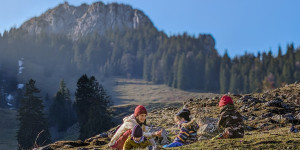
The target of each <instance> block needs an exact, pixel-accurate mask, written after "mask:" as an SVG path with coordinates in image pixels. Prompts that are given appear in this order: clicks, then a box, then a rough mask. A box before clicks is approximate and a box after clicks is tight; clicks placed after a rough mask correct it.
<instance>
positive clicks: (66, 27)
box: [20, 2, 153, 40]
mask: <svg viewBox="0 0 300 150" xmlns="http://www.w3.org/2000/svg"><path fill="white" fill-rule="evenodd" d="M145 25H151V26H153V24H152V22H151V21H150V19H149V18H148V17H147V16H146V15H145V14H144V13H143V12H142V11H140V10H137V9H133V8H132V7H131V6H129V5H123V4H116V3H112V4H107V5H106V4H104V3H102V2H96V3H93V4H91V5H87V4H82V5H80V6H78V7H75V6H72V5H69V4H68V3H67V2H65V3H64V4H60V5H58V6H57V7H55V8H53V9H49V10H48V11H47V12H45V13H43V14H42V15H41V16H39V17H34V18H32V19H30V20H28V21H26V22H25V23H23V25H22V26H21V27H20V28H21V29H23V30H25V31H28V33H29V34H40V33H47V34H48V33H50V34H64V35H67V36H69V37H70V38H72V39H74V40H76V39H78V38H79V37H83V36H85V35H88V34H91V33H94V32H96V33H98V34H103V33H104V32H105V31H107V30H109V29H115V28H118V29H124V28H130V29H135V28H137V27H138V26H145Z"/></svg>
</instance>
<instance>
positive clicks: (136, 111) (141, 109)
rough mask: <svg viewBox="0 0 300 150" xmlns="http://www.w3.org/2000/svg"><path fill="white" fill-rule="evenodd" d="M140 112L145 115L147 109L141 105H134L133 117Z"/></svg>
mask: <svg viewBox="0 0 300 150" xmlns="http://www.w3.org/2000/svg"><path fill="white" fill-rule="evenodd" d="M140 114H146V115H147V110H146V108H145V107H144V106H143V105H138V106H136V107H135V110H134V117H137V116H138V115H140Z"/></svg>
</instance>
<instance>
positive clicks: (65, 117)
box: [49, 80, 76, 132]
mask: <svg viewBox="0 0 300 150" xmlns="http://www.w3.org/2000/svg"><path fill="white" fill-rule="evenodd" d="M49 119H50V123H51V125H52V126H55V127H56V128H57V130H58V131H59V132H60V131H65V130H67V129H68V127H70V126H71V125H73V124H74V123H75V122H76V119H75V112H74V110H73V107H72V101H71V99H70V93H69V89H68V88H67V87H66V84H65V82H64V80H62V81H60V87H59V90H58V92H57V93H56V95H55V98H54V101H53V104H52V105H51V107H50V112H49Z"/></svg>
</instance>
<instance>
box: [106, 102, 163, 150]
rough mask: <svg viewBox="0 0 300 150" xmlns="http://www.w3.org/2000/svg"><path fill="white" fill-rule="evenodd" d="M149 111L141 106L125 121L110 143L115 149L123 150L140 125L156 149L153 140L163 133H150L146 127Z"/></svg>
mask: <svg viewBox="0 0 300 150" xmlns="http://www.w3.org/2000/svg"><path fill="white" fill-rule="evenodd" d="M146 117H147V110H146V108H145V107H144V106H142V105H139V106H137V107H136V108H135V110H134V114H132V115H130V116H129V117H125V118H124V119H123V124H122V125H121V126H120V127H119V129H118V130H117V131H116V133H115V134H114V136H113V137H112V138H111V141H110V142H109V143H108V145H109V146H110V147H112V148H113V149H118V150H121V149H123V145H124V143H125V141H126V140H127V138H128V136H129V135H130V134H131V132H132V129H133V128H134V127H135V126H136V125H140V126H141V127H142V130H143V135H144V136H145V137H147V139H149V141H150V142H151V144H152V146H153V148H154V149H155V148H156V143H155V141H154V139H153V137H154V136H161V132H162V131H157V132H149V130H150V128H149V127H148V126H147V125H146Z"/></svg>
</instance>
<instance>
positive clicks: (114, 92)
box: [100, 78, 219, 105]
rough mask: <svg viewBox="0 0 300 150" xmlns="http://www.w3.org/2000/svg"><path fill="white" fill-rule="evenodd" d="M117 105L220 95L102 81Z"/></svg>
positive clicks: (140, 82) (135, 81) (144, 83)
mask: <svg viewBox="0 0 300 150" xmlns="http://www.w3.org/2000/svg"><path fill="white" fill-rule="evenodd" d="M100 83H101V84H103V86H104V88H105V89H107V91H108V94H109V95H111V96H112V99H113V102H114V104H115V105H120V104H149V103H175V102H177V103H178V102H180V103H182V102H183V100H186V99H190V98H196V97H197V98H204V97H208V98H212V97H215V96H218V95H219V94H213V93H200V92H197V91H182V90H179V89H175V88H171V87H168V86H166V85H162V84H161V85H157V84H152V83H151V82H147V81H144V80H142V79H122V78H108V79H103V80H102V81H100Z"/></svg>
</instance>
